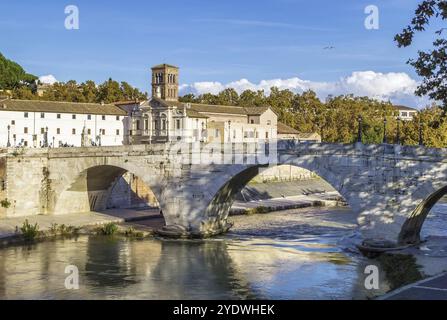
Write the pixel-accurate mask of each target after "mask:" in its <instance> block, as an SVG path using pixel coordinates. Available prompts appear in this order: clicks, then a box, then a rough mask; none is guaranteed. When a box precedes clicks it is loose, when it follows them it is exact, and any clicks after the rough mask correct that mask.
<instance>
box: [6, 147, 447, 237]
mask: <svg viewBox="0 0 447 320" xmlns="http://www.w3.org/2000/svg"><path fill="white" fill-rule="evenodd" d="M232 149H233V150H234V154H233V156H232V158H230V162H229V163H228V162H225V164H219V163H208V164H194V163H196V162H193V161H190V160H191V159H193V158H194V157H197V156H199V155H197V154H196V153H198V151H194V150H197V149H194V148H191V152H190V153H187V154H185V153H182V152H180V151H175V150H173V149H172V145H170V144H164V145H132V146H119V147H95V148H93V147H92V148H60V149H23V150H17V149H3V150H2V153H1V155H0V175H1V177H0V182H1V190H0V197H1V199H0V200H2V207H1V208H0V217H17V216H29V215H36V214H45V215H51V214H54V215H56V214H57V215H61V214H66V213H75V212H88V211H100V210H103V209H105V208H106V207H107V203H108V200H109V197H110V193H111V189H112V187H113V185H114V182H115V181H116V180H117V179H119V178H120V177H121V176H122V175H123V174H125V173H126V172H129V173H131V174H133V175H135V176H137V177H139V179H141V180H142V181H143V182H144V183H145V184H146V185H147V186H148V187H149V188H150V189H151V190H152V191H153V194H154V195H155V197H156V198H157V200H158V202H159V204H160V209H161V210H162V212H163V216H164V218H165V220H166V225H167V226H168V228H177V229H179V230H183V231H184V232H185V233H188V234H193V235H196V236H205V235H212V234H216V233H219V232H222V231H224V230H227V228H228V225H227V217H228V212H229V209H230V207H231V205H232V202H233V198H234V195H235V194H236V193H237V192H238V190H240V189H241V188H242V187H244V186H245V184H246V183H247V182H248V181H250V180H251V179H252V178H253V177H255V176H256V175H258V173H259V169H260V168H265V167H266V165H264V164H261V163H259V162H256V161H254V162H251V161H245V162H243V163H238V164H236V161H235V159H237V158H238V157H241V159H254V158H255V155H256V154H255V153H254V152H253V151H249V149H251V148H250V146H247V145H246V144H237V145H235V144H233V145H232ZM207 150H208V151H209V147H208V149H207ZM214 157H217V158H216V159H218V158H219V157H224V155H223V154H220V153H217V154H214ZM275 162H277V163H276V165H278V164H279V165H280V164H289V165H293V166H297V167H300V168H304V169H307V170H310V171H312V172H314V173H316V174H317V175H319V176H320V177H322V178H323V179H325V180H326V181H327V182H328V183H330V184H331V185H332V186H333V187H334V188H335V189H336V190H337V191H338V192H339V193H340V194H341V195H342V196H343V197H344V198H345V200H346V201H347V203H348V204H349V205H350V207H351V209H352V210H353V211H354V212H356V213H357V214H358V223H359V226H360V229H361V230H362V233H363V236H364V238H365V239H371V240H386V241H392V242H393V243H395V244H406V243H416V242H418V241H419V231H420V229H421V226H422V224H423V222H424V220H425V217H426V216H427V214H428V212H429V210H430V209H431V207H432V206H433V205H434V203H436V201H438V200H439V199H440V197H441V196H442V195H444V194H445V193H447V187H446V186H447V184H446V181H447V179H446V178H447V150H446V149H429V148H424V147H409V146H393V145H362V144H356V145H341V144H317V143H315V144H310V143H304V144H303V143H301V144H300V143H294V142H291V141H283V142H280V143H278V149H277V155H276V158H275ZM0 223H1V222H0Z"/></svg>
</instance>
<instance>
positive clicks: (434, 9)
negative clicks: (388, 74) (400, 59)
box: [394, 0, 447, 111]
mask: <svg viewBox="0 0 447 320" xmlns="http://www.w3.org/2000/svg"><path fill="white" fill-rule="evenodd" d="M433 18H438V19H439V18H440V19H441V20H442V21H444V20H446V19H447V1H445V0H424V1H422V2H421V3H420V4H419V5H418V7H417V9H416V11H415V16H414V17H413V19H412V20H411V22H410V24H409V25H408V26H407V27H406V28H404V29H403V30H402V32H401V33H400V34H397V35H396V36H395V38H394V40H395V41H396V42H397V45H398V46H399V47H408V46H410V45H411V44H412V43H413V40H414V36H415V33H416V32H422V31H425V29H426V27H427V26H429V24H430V21H431V20H432V19H433ZM445 30H446V29H445V28H442V29H440V30H437V31H436V32H435V34H436V36H435V40H434V41H433V50H429V51H425V52H424V51H418V57H417V59H416V60H414V59H410V60H409V61H408V64H410V65H411V66H413V67H414V68H415V70H416V72H417V74H418V75H419V76H421V77H422V78H423V81H422V83H421V84H420V85H419V87H418V89H417V90H416V94H417V95H419V96H423V95H428V96H429V97H430V98H432V99H433V100H435V101H440V102H441V103H442V105H443V108H444V111H447V40H446V39H444V38H443V37H442V34H443V32H444V31H445Z"/></svg>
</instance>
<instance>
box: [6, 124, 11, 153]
mask: <svg viewBox="0 0 447 320" xmlns="http://www.w3.org/2000/svg"><path fill="white" fill-rule="evenodd" d="M10 131H11V126H10V125H9V124H8V142H7V143H6V146H7V147H8V148H9V147H10V146H11V141H10V140H9V139H10V138H9V134H10Z"/></svg>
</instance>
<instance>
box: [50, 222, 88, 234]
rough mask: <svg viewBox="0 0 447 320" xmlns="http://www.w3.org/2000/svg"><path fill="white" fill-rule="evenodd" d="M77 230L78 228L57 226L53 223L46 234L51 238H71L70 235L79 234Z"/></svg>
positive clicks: (63, 225)
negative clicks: (59, 236)
mask: <svg viewBox="0 0 447 320" xmlns="http://www.w3.org/2000/svg"><path fill="white" fill-rule="evenodd" d="M79 230H80V228H78V227H74V226H71V225H65V224H61V225H59V224H57V223H53V224H51V227H50V229H49V231H48V233H49V234H50V235H51V236H58V235H61V236H71V235H77V234H79Z"/></svg>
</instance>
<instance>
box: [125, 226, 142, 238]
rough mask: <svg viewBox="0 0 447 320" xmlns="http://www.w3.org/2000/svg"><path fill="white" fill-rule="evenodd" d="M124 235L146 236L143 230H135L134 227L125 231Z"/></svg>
mask: <svg viewBox="0 0 447 320" xmlns="http://www.w3.org/2000/svg"><path fill="white" fill-rule="evenodd" d="M124 235H125V236H126V237H129V238H142V237H143V236H144V234H143V232H139V231H135V229H134V228H133V227H130V228H129V229H127V230H126V231H124Z"/></svg>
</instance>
